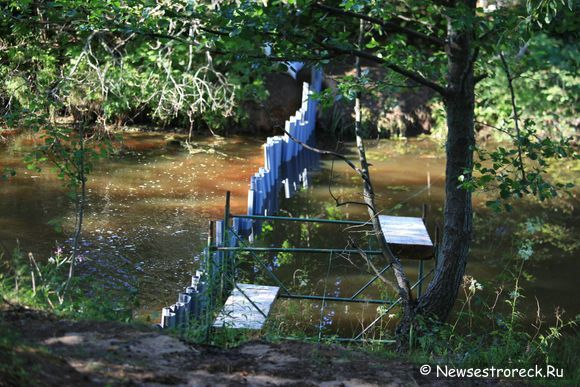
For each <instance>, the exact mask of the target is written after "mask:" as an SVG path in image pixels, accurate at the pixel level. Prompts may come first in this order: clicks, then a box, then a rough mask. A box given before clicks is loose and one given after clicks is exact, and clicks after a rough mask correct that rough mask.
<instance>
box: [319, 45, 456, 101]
mask: <svg viewBox="0 0 580 387" xmlns="http://www.w3.org/2000/svg"><path fill="white" fill-rule="evenodd" d="M318 43H319V44H320V45H321V46H322V47H323V48H325V49H327V50H329V51H334V52H339V53H342V54H346V55H352V56H356V57H359V58H364V59H368V60H371V61H373V62H376V63H381V64H383V65H385V67H387V68H389V69H391V70H393V71H394V72H396V73H398V74H401V75H403V76H404V77H407V78H409V79H410V80H412V81H415V82H417V83H419V84H421V85H423V86H426V87H428V88H430V89H432V90H434V91H436V92H437V93H439V94H440V95H441V96H443V97H446V96H447V94H448V93H447V88H445V87H444V86H441V85H440V84H438V83H436V82H433V81H430V80H429V79H427V78H425V77H423V76H422V75H420V74H419V73H416V72H414V71H409V70H407V69H404V68H402V67H401V66H398V65H396V64H394V63H391V62H389V61H387V60H385V59H383V58H379V57H378V56H375V55H372V54H369V53H367V52H364V51H361V50H355V49H352V48H342V47H338V46H334V45H331V44H328V43H324V42H318Z"/></svg>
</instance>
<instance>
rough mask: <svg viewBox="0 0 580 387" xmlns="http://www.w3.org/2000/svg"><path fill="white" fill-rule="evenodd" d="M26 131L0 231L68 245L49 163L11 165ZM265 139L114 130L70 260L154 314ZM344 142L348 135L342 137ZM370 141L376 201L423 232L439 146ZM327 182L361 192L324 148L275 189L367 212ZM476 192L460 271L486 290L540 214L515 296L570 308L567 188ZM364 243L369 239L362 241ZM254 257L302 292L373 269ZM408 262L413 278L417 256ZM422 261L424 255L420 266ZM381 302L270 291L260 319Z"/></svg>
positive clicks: (318, 211) (49, 245)
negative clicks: (548, 194)
mask: <svg viewBox="0 0 580 387" xmlns="http://www.w3.org/2000/svg"><path fill="white" fill-rule="evenodd" d="M32 142H33V139H32V138H30V137H27V136H21V137H17V138H16V139H15V140H14V141H13V142H12V143H11V144H9V145H8V146H4V147H2V148H0V169H3V168H4V167H5V166H9V167H14V168H16V170H17V172H18V173H17V175H16V176H15V177H14V178H12V179H11V180H9V181H7V182H1V183H0V241H2V244H3V245H4V246H5V247H6V248H7V249H9V250H11V249H12V248H14V247H15V246H16V244H17V241H18V244H19V245H20V248H21V249H22V250H23V251H25V252H29V251H30V252H32V253H33V254H34V255H35V256H36V257H37V258H38V259H48V257H50V256H51V254H54V251H55V249H56V247H57V246H62V247H63V248H64V249H66V248H67V246H68V244H70V240H69V239H68V236H69V235H70V234H71V230H72V227H73V221H74V208H73V205H72V203H71V202H70V201H69V200H68V199H67V198H66V195H65V192H64V190H63V188H62V186H61V182H60V181H59V180H58V179H57V178H56V177H55V176H54V174H53V173H51V172H50V171H48V170H46V171H43V172H41V173H36V172H33V171H28V170H26V169H25V168H23V167H22V163H21V159H22V156H23V155H24V153H25V152H26V151H27V149H29V148H30V146H31V144H32ZM262 143H263V139H261V138H256V139H254V138H243V137H232V138H228V139H221V138H203V139H195V144H196V146H195V151H194V152H195V153H193V154H191V153H190V152H188V151H187V150H185V149H184V148H183V147H181V146H179V145H172V143H171V142H170V141H167V135H165V134H155V133H132V134H125V135H124V141H123V146H122V148H123V153H122V156H119V157H115V158H114V159H112V160H107V161H102V162H100V163H99V164H98V165H97V166H96V168H95V171H94V172H93V173H92V174H91V177H90V182H89V184H88V206H87V214H86V220H85V223H84V234H83V241H82V259H83V262H82V263H81V264H80V266H79V267H80V273H81V274H85V275H86V274H93V275H94V276H95V281H98V283H99V284H100V285H102V286H103V288H105V289H124V290H127V289H129V290H133V291H135V292H136V293H137V294H138V299H139V304H140V306H139V308H138V309H137V311H136V316H137V317H138V318H140V319H150V320H152V321H157V319H158V318H159V311H160V309H161V307H163V306H166V305H168V304H171V303H173V302H175V298H176V295H177V293H178V291H180V290H181V289H182V288H183V287H184V286H186V285H187V284H188V278H189V275H190V273H191V272H192V271H193V270H195V269H196V268H197V267H198V266H199V259H200V258H199V255H200V253H201V251H202V249H203V248H204V246H205V244H206V241H207V230H208V222H209V220H214V219H219V218H221V217H223V211H224V199H225V192H226V191H228V190H229V191H231V192H232V212H233V213H235V214H240V213H245V207H246V200H247V189H248V182H249V177H250V176H251V174H253V173H254V171H256V170H257V169H258V167H260V166H261V164H262V154H263V153H262V150H261V144H262ZM344 151H345V152H347V153H348V152H352V151H353V149H352V147H349V146H348V144H347V146H346V148H345V150H344ZM368 151H369V158H370V160H371V162H372V164H373V167H372V178H373V180H374V182H375V190H376V192H377V193H378V205H379V206H380V208H382V209H383V211H384V213H385V214H395V215H405V216H421V213H422V209H421V208H422V205H423V204H426V205H427V207H428V209H429V211H428V220H427V223H428V226H429V229H430V232H431V234H432V235H433V234H434V229H435V226H436V225H438V224H439V225H440V224H441V221H442V203H443V175H444V157H443V152H442V148H441V146H439V145H437V144H435V143H433V142H431V141H428V140H414V141H408V142H402V141H382V142H381V143H375V142H369V149H368ZM331 180H332V183H331V184H329V182H330V181H331ZM428 180H429V181H430V183H431V185H430V188H428V187H427V182H428ZM329 185H330V187H331V190H332V193H333V194H334V195H335V196H337V197H339V198H340V199H341V200H358V199H360V196H359V186H358V180H357V178H356V177H354V176H353V174H352V173H351V172H350V171H349V170H348V169H347V167H345V166H344V165H341V164H340V163H338V162H336V163H334V164H333V163H332V162H331V160H324V161H323V163H322V165H321V169H320V171H318V172H315V173H313V174H312V175H311V187H310V188H309V189H308V190H305V191H302V192H301V193H299V194H298V195H297V196H295V197H294V198H292V199H290V200H284V201H283V202H282V210H281V215H291V216H306V215H307V216H320V217H327V216H333V217H338V218H345V219H364V217H365V209H364V208H363V207H361V206H357V205H346V206H342V207H340V208H338V209H337V208H335V207H334V205H333V201H332V200H331V199H330V196H329ZM487 199H488V197H487V196H485V195H476V196H475V198H474V205H475V209H476V216H475V236H474V245H473V248H472V251H471V258H470V262H469V265H468V274H470V275H472V276H474V277H475V278H476V279H477V280H478V281H479V282H482V283H483V284H484V287H485V288H486V290H487V291H488V292H490V293H493V291H492V289H493V288H494V287H495V286H497V281H498V279H499V278H501V276H503V275H505V274H506V273H507V272H508V271H507V270H506V268H510V267H511V266H512V265H511V264H509V263H508V262H509V258H510V257H511V258H513V257H514V256H516V255H517V250H518V244H517V241H516V240H515V239H514V235H519V236H522V235H525V233H526V230H527V231H529V230H530V228H531V229H533V228H534V227H537V224H539V220H541V222H542V224H543V225H544V226H545V225H548V226H549V227H548V231H545V230H544V231H543V232H542V233H540V234H541V236H542V238H541V239H538V238H539V237H538V233H537V232H535V233H534V232H532V233H531V234H529V233H528V234H529V235H534V236H533V238H536V244H535V245H534V254H533V255H532V258H531V259H530V260H529V261H528V262H526V266H525V268H526V272H527V273H528V274H529V275H531V276H533V277H534V280H533V281H531V282H525V283H524V285H523V287H524V292H525V294H526V298H525V299H524V301H523V302H524V309H525V310H526V311H528V312H530V313H531V314H532V315H533V312H534V308H535V305H536V301H535V298H537V299H538V302H539V303H540V305H541V306H542V312H543V313H544V314H545V315H546V316H547V317H549V316H550V315H552V312H553V310H554V308H555V307H557V306H560V307H562V308H564V309H565V310H566V311H567V315H569V316H573V315H575V314H577V313H578V312H580V308H579V303H578V301H577V297H576V296H575V292H576V291H577V289H576V283H577V274H578V269H579V265H580V264H579V263H578V260H577V259H575V258H576V257H577V249H571V248H570V246H572V245H574V243H575V242H576V241H575V238H574V236H575V235H576V233H577V226H578V224H579V220H580V219H579V213H578V210H577V207H578V201H577V199H576V198H575V197H573V198H561V199H558V200H556V201H555V202H553V203H551V204H545V203H544V204H540V203H533V202H523V203H520V204H519V205H518V206H517V207H516V209H515V210H514V212H512V213H510V214H505V213H504V214H494V213H493V212H491V211H490V210H488V209H487V208H485V205H484V203H485V201H486V200H487ZM55 219H56V220H59V221H61V222H62V224H63V227H64V233H59V232H56V231H55V228H54V226H53V225H51V223H52V221H53V220H55ZM344 229H345V228H344V227H338V226H333V225H330V226H315V225H312V224H309V225H300V224H297V223H283V224H280V223H273V224H272V226H271V227H266V229H265V233H264V236H263V240H262V241H261V242H260V243H261V244H262V245H264V246H281V245H285V246H294V247H306V246H311V247H335V248H343V247H345V246H346V235H347V232H346V231H345V230H344ZM349 231H350V235H351V236H353V237H354V238H355V239H357V240H360V241H359V243H366V242H364V241H363V235H364V232H363V231H362V230H356V229H350V230H349ZM368 246H370V247H372V241H371V244H370V245H368ZM264 259H266V260H267V262H268V264H269V265H270V266H271V267H272V270H273V271H274V272H275V273H276V274H277V275H279V277H280V279H281V280H282V281H283V282H284V283H285V284H286V285H287V286H288V287H290V288H292V289H293V290H294V291H296V292H300V293H304V294H326V295H329V296H341V297H346V296H349V295H351V294H353V292H355V291H356V290H357V289H358V288H360V286H362V285H363V284H364V283H365V282H366V281H367V280H368V279H369V278H370V277H369V270H370V269H369V268H368V267H367V266H366V265H365V263H364V262H361V260H360V258H357V257H355V256H332V257H330V256H328V255H325V254H322V255H316V254H309V255H304V254H276V255H269V256H264ZM405 263H406V266H407V270H408V271H409V273H410V275H411V276H412V277H413V278H415V277H416V276H417V261H414V260H405ZM377 264H379V265H380V264H381V263H380V262H377ZM432 266H433V263H432V262H428V263H427V264H426V265H425V271H426V272H428V271H429V270H430V269H431V267H432ZM242 267H243V268H244V277H245V278H246V279H248V280H252V281H266V280H264V276H263V275H262V274H263V273H261V272H260V271H259V270H258V269H257V268H256V267H254V266H253V265H252V264H251V263H247V264H242ZM506 283H507V284H510V282H509V281H507V282H506ZM506 289H508V288H506ZM507 291H508V290H506V292H507ZM392 293H393V292H392V290H391V289H390V288H389V287H388V286H385V285H382V284H377V285H376V286H371V287H370V288H369V289H368V290H367V291H365V292H364V296H365V297H368V298H384V297H386V296H390V295H392ZM379 309H380V308H379ZM379 309H378V308H377V305H374V304H370V305H366V304H344V303H343V304H341V303H326V304H321V303H320V302H306V301H291V300H283V301H278V302H277V304H276V307H275V308H274V317H273V319H272V322H271V323H272V324H273V325H275V326H278V327H280V328H281V330H282V331H283V332H302V331H303V332H307V333H308V334H314V335H316V334H318V333H319V332H322V333H323V334H324V335H332V334H339V335H342V336H350V335H352V334H353V332H357V331H358V330H360V327H361V326H363V325H365V324H367V323H368V322H369V321H371V320H372V319H373V318H374V317H375V316H376V315H377V311H378V310H379ZM388 320H389V317H388V316H387V317H386V321H388Z"/></svg>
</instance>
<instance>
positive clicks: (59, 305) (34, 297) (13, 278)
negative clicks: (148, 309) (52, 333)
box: [0, 247, 138, 322]
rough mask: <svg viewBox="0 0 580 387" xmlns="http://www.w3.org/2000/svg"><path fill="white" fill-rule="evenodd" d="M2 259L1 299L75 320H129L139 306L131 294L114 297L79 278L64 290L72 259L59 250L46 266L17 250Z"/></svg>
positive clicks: (106, 290) (120, 294)
mask: <svg viewBox="0 0 580 387" xmlns="http://www.w3.org/2000/svg"><path fill="white" fill-rule="evenodd" d="M4 255H5V252H2V254H0V262H2V266H3V267H2V272H1V274H0V293H1V294H2V296H3V297H4V299H6V300H8V301H10V302H12V303H17V304H22V305H26V306H29V307H33V308H36V309H40V310H49V311H51V312H53V313H56V314H58V315H62V316H66V317H69V318H75V319H76V318H86V319H97V320H117V321H125V322H128V321H130V320H132V317H133V309H134V308H136V307H137V306H138V305H137V298H136V294H135V293H134V291H130V290H129V291H114V292H113V293H114V294H113V293H112V292H111V290H110V289H104V288H103V286H102V284H98V283H95V282H94V281H93V280H92V279H91V278H87V277H82V276H81V277H75V278H74V279H73V280H72V286H71V287H70V288H69V289H68V290H67V287H66V284H67V281H68V271H69V265H70V260H71V259H73V257H72V256H67V255H65V254H64V253H63V250H62V249H61V248H60V247H59V248H57V249H56V250H55V251H54V253H53V255H52V256H51V257H50V258H49V259H48V260H47V261H46V262H39V261H37V260H36V259H35V258H34V256H33V255H32V254H31V253H29V254H28V257H25V256H24V254H23V253H22V251H21V250H20V249H19V248H17V249H15V250H14V251H13V252H12V254H11V255H10V257H9V258H8V259H6V258H5V257H4ZM76 259H77V260H80V259H82V258H79V257H76ZM113 295H114V296H113Z"/></svg>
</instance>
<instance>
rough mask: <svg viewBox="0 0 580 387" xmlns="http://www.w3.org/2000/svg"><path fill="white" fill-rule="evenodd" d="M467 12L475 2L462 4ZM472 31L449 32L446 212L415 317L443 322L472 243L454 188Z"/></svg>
mask: <svg viewBox="0 0 580 387" xmlns="http://www.w3.org/2000/svg"><path fill="white" fill-rule="evenodd" d="M465 3H466V5H467V6H468V7H469V9H470V10H471V12H472V15H473V11H474V9H475V2H474V1H465ZM472 38H473V32H472V30H464V31H459V32H458V31H455V30H453V28H452V27H451V22H449V27H448V42H449V44H448V49H447V57H448V93H447V95H446V97H445V106H446V112H447V130H448V132H447V144H446V154H447V164H446V169H445V175H446V176H445V210H444V226H443V241H442V243H441V246H440V249H439V254H438V262H437V268H436V270H435V275H434V277H433V280H432V281H431V282H430V283H429V286H428V287H427V290H426V292H425V295H424V296H423V297H421V299H420V300H419V304H418V313H420V314H422V315H424V316H431V317H435V318H436V319H438V320H439V321H444V320H445V319H446V318H447V317H448V316H449V313H450V312H451V309H452V308H453V305H454V303H455V300H456V297H457V292H458V290H459V286H460V284H461V281H462V278H463V275H464V273H465V266H466V264H467V256H468V253H469V245H470V242H471V232H472V218H473V210H472V203H471V192H469V191H468V190H466V189H463V188H458V186H459V185H460V184H461V182H460V180H459V177H460V176H462V175H464V176H465V179H468V178H469V177H470V174H471V170H472V166H473V147H474V145H475V136H474V98H475V96H474V88H475V81H474V77H473V62H474V61H475V58H476V56H477V53H476V52H477V51H475V50H474V49H473V48H472Z"/></svg>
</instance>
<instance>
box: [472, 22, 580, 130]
mask: <svg viewBox="0 0 580 387" xmlns="http://www.w3.org/2000/svg"><path fill="white" fill-rule="evenodd" d="M509 49H510V51H509V55H510V58H512V59H511V60H510V62H511V63H510V67H511V71H512V72H513V73H514V74H515V75H514V78H515V79H514V89H515V96H516V101H517V103H518V108H519V110H520V115H521V116H522V117H525V118H526V119H528V120H531V121H533V122H534V123H535V127H536V131H537V132H538V135H540V136H542V137H544V136H554V137H568V136H570V135H572V134H573V133H574V129H575V127H576V126H577V123H576V120H577V116H578V106H579V105H580V100H579V98H580V77H579V76H578V57H579V46H578V43H577V41H576V42H567V41H564V40H562V39H557V38H554V37H551V36H549V35H547V34H546V33H543V32H539V33H536V34H534V35H533V36H532V37H531V38H530V39H529V40H528V41H527V42H526V43H525V45H524V46H523V47H517V46H516V47H509ZM518 51H519V52H518ZM489 75H490V76H489V77H488V78H486V79H484V80H483V81H482V82H481V83H480V84H479V85H478V99H479V103H478V104H477V106H476V117H477V120H478V122H482V123H484V124H487V125H491V126H498V127H500V128H504V127H505V126H506V121H507V120H509V119H510V118H509V117H510V116H511V115H512V106H511V102H510V95H509V92H508V90H507V87H506V86H507V85H506V80H505V75H504V74H503V72H502V70H501V68H500V66H499V63H498V62H497V61H496V60H494V61H491V62H490V70H489ZM480 125H481V124H480ZM488 128H489V127H486V126H485V125H481V129H488ZM494 137H495V138H497V139H505V138H507V136H506V135H505V134H502V132H501V131H497V132H495V133H494Z"/></svg>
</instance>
